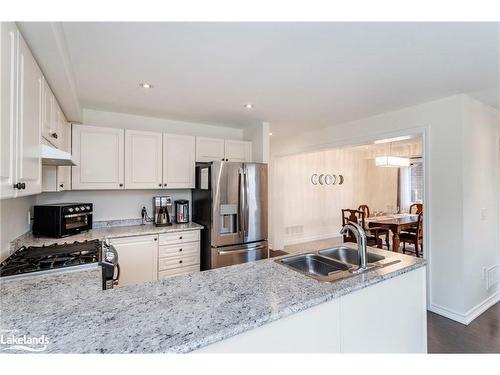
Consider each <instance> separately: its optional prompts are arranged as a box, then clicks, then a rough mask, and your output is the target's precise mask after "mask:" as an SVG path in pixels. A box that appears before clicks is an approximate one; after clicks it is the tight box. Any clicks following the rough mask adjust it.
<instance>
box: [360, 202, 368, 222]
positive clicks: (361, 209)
mask: <svg viewBox="0 0 500 375" xmlns="http://www.w3.org/2000/svg"><path fill="white" fill-rule="evenodd" d="M358 211H363V212H364V213H365V218H366V219H368V218H369V217H370V207H368V206H367V205H366V204H361V205H360V206H359V207H358Z"/></svg>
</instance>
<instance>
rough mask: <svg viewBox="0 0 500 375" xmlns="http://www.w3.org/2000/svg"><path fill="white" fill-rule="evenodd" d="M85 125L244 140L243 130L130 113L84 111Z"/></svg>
mask: <svg viewBox="0 0 500 375" xmlns="http://www.w3.org/2000/svg"><path fill="white" fill-rule="evenodd" d="M83 123H84V124H85V125H95V126H107V127H114V128H125V129H138V130H147V131H161V132H168V133H174V134H186V135H198V136H203V137H215V138H225V139H236V140H241V139H243V130H241V129H236V128H229V127H224V126H216V125H209V124H200V123H194V122H184V121H176V120H169V119H165V118H159V117H146V116H139V115H132V114H128V113H118V112H105V111H97V110H92V109H84V110H83Z"/></svg>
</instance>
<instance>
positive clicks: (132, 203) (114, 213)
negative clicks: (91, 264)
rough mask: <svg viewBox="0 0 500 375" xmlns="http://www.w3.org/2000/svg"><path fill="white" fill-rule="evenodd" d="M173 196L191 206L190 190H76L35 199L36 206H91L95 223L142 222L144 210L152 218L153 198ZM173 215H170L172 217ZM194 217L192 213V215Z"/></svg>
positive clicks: (44, 195) (41, 195)
mask: <svg viewBox="0 0 500 375" xmlns="http://www.w3.org/2000/svg"><path fill="white" fill-rule="evenodd" d="M157 195H171V196H172V199H173V200H174V201H175V200H177V199H187V200H189V202H190V205H189V209H190V210H191V207H192V205H191V190H189V189H182V190H92V191H90V190H73V191H66V192H59V193H42V194H40V195H37V196H36V204H49V203H71V202H78V203H92V204H93V205H94V216H93V220H94V222H99V221H108V222H109V221H115V220H126V219H127V220H128V219H141V208H142V207H143V206H145V207H146V209H147V211H148V215H149V216H152V207H153V197H154V196H157ZM173 214H174V213H173V212H171V215H173ZM190 217H191V212H190Z"/></svg>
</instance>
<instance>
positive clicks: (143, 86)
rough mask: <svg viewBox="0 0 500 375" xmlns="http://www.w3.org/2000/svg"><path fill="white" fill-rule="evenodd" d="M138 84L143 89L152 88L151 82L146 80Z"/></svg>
mask: <svg viewBox="0 0 500 375" xmlns="http://www.w3.org/2000/svg"><path fill="white" fill-rule="evenodd" d="M139 86H141V87H142V88H144V89H152V88H153V85H152V84H151V83H147V82H143V83H139Z"/></svg>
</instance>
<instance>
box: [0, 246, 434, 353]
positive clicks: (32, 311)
mask: <svg viewBox="0 0 500 375" xmlns="http://www.w3.org/2000/svg"><path fill="white" fill-rule="evenodd" d="M318 250H319V249H318ZM370 251H372V252H375V253H379V254H385V255H386V256H387V255H389V256H392V257H395V258H398V259H400V260H401V262H399V263H397V264H394V265H391V266H387V267H385V268H381V269H377V270H374V271H371V272H368V273H365V274H361V275H357V276H354V277H351V278H347V279H343V280H339V281H336V282H334V283H324V282H319V281H316V280H314V279H311V278H309V277H306V276H304V275H301V274H299V273H297V272H294V271H292V270H290V269H288V268H287V267H283V266H282V265H280V264H278V263H276V262H275V261H274V260H273V259H266V260H261V261H257V262H251V263H245V264H240V265H235V266H231V267H224V268H218V269H215V270H210V271H204V272H198V273H193V274H190V275H184V276H177V277H173V278H168V279H163V280H160V281H155V282H148V283H143V284H138V285H131V286H126V287H123V288H118V289H112V290H104V291H103V290H100V273H99V271H98V270H85V271H81V272H72V273H65V274H54V275H48V276H42V275H40V276H34V277H30V278H26V279H17V280H4V281H2V280H1V279H0V297H1V298H0V301H1V302H0V308H1V314H0V325H1V328H2V330H3V331H12V330H15V332H16V335H20V336H21V335H24V334H26V335H31V336H36V337H39V336H41V335H45V336H46V337H47V338H48V339H49V343H48V344H47V348H46V350H45V351H44V353H171V352H174V353H185V352H189V351H192V350H195V349H197V348H200V347H203V346H206V345H209V344H211V343H214V342H217V341H220V340H223V339H225V338H228V337H231V336H234V335H236V334H239V333H242V332H244V331H247V330H250V329H253V328H257V327H259V326H261V325H263V324H265V323H267V322H271V321H274V320H277V319H280V318H283V317H285V316H288V315H290V314H293V313H295V312H298V311H301V310H304V309H307V308H309V307H312V306H315V305H318V304H320V303H323V302H326V301H329V300H331V299H334V298H338V297H340V296H342V295H345V294H348V293H351V292H353V291H356V290H359V289H361V288H364V287H367V286H369V285H372V284H375V283H378V282H381V281H383V280H385V279H389V278H392V277H395V276H398V275H400V274H402V273H405V272H409V271H411V270H414V269H417V268H419V267H423V266H425V264H426V263H425V260H423V259H419V258H414V257H410V256H406V255H402V254H396V253H388V252H386V251H383V250H379V249H370ZM249 285H251V286H252V288H249V287H248V286H249ZM0 348H1V347H0Z"/></svg>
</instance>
